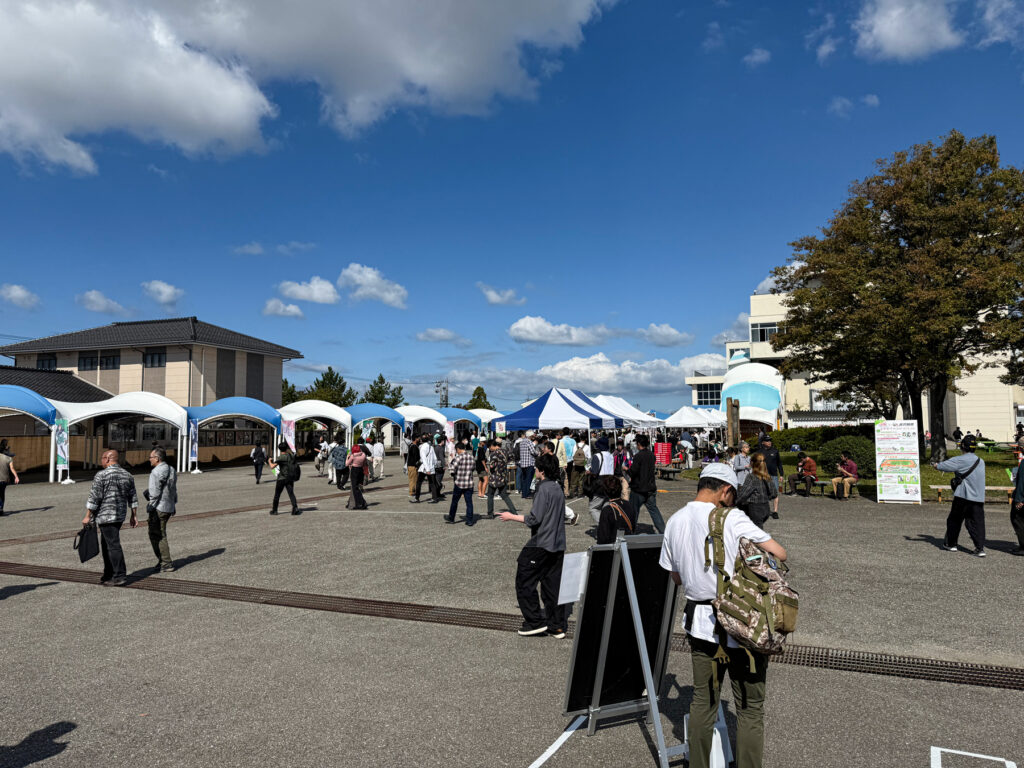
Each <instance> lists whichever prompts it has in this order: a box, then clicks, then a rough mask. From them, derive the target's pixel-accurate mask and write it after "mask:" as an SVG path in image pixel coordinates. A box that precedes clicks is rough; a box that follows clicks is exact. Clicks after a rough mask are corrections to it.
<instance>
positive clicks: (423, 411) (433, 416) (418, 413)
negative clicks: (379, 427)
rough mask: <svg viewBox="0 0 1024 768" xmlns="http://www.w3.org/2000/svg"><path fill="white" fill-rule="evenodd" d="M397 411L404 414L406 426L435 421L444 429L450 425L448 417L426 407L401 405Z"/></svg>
mask: <svg viewBox="0 0 1024 768" xmlns="http://www.w3.org/2000/svg"><path fill="white" fill-rule="evenodd" d="M395 410H396V411H398V412H399V413H400V414H402V418H404V419H405V423H406V424H413V423H414V422H417V421H433V422H435V423H437V424H440V425H441V426H442V427H443V426H445V425H446V424H447V423H448V417H447V416H445V415H444V414H443V413H441V412H440V411H435V410H434V409H433V408H428V407H427V406H425V405H400V406H398V407H397V408H395Z"/></svg>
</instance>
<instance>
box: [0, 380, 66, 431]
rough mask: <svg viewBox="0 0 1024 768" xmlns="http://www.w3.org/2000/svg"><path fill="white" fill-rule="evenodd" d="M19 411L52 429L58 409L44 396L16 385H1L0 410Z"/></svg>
mask: <svg viewBox="0 0 1024 768" xmlns="http://www.w3.org/2000/svg"><path fill="white" fill-rule="evenodd" d="M4 408H6V409H8V410H11V411H19V412H20V413H24V414H27V415H29V416H32V417H33V418H36V419H39V421H41V422H43V423H44V424H46V425H47V426H50V427H52V426H53V424H54V422H55V421H56V420H57V409H56V408H54V406H53V404H52V403H51V402H50V401H49V400H47V399H46V398H45V397H43V396H42V395H40V394H38V393H36V392H33V391H32V390H31V389H27V388H25V387H19V386H17V385H16V384H0V409H4Z"/></svg>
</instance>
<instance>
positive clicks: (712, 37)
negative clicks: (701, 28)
mask: <svg viewBox="0 0 1024 768" xmlns="http://www.w3.org/2000/svg"><path fill="white" fill-rule="evenodd" d="M723 45H725V35H724V34H722V25H721V24H719V23H718V22H717V21H712V22H711V23H710V24H708V29H707V33H706V34H705V35H704V41H703V42H702V43H701V44H700V47H701V48H702V49H704V51H705V52H709V51H715V50H718V49H719V48H721V47H722V46H723Z"/></svg>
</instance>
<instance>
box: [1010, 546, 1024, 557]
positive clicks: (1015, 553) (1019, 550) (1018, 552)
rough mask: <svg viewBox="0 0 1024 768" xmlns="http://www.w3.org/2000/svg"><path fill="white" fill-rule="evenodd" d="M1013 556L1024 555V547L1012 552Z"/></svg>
mask: <svg viewBox="0 0 1024 768" xmlns="http://www.w3.org/2000/svg"><path fill="white" fill-rule="evenodd" d="M1010 554H1011V555H1024V547H1015V548H1014V549H1011V550H1010Z"/></svg>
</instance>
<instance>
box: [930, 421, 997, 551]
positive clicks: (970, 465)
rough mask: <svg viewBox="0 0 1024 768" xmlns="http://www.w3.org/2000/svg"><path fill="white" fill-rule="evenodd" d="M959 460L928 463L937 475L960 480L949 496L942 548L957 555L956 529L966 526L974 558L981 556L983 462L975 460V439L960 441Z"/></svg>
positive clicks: (978, 457)
mask: <svg viewBox="0 0 1024 768" xmlns="http://www.w3.org/2000/svg"><path fill="white" fill-rule="evenodd" d="M960 450H961V451H963V453H961V454H960V455H959V456H953V457H952V458H949V459H946V460H945V461H940V462H939V463H938V464H936V463H934V462H933V463H932V466H933V467H935V468H936V469H937V470H939V471H940V472H955V473H956V476H957V477H959V478H961V479H962V482H961V483H960V485H958V486H957V488H956V490H955V491H954V492H953V506H952V507H951V508H950V510H949V517H947V518H946V538H945V539H944V540H943V546H942V548H943V549H945V550H946V551H948V552H956V551H957V543H958V540H959V538H960V529H961V528H962V527H963V525H964V523H965V522H966V523H967V534H968V535H969V536H970V537H971V541H973V542H974V552H973V554H974V556H975V557H984V556H985V462H984V461H982V458H981V456H976V455H975V451H977V450H978V438H976V437H975V436H974V435H971V434H968V435H966V436H965V437H964V439H963V440H961V441H960Z"/></svg>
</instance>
